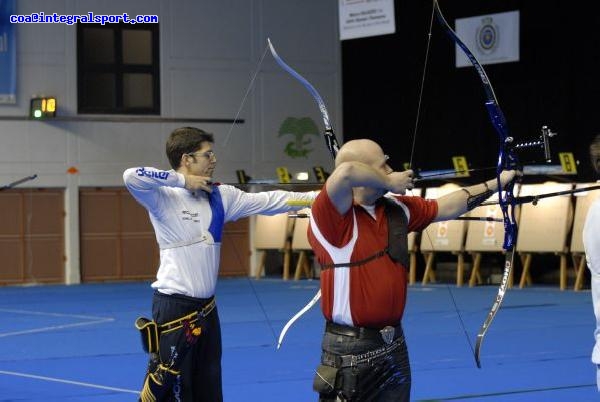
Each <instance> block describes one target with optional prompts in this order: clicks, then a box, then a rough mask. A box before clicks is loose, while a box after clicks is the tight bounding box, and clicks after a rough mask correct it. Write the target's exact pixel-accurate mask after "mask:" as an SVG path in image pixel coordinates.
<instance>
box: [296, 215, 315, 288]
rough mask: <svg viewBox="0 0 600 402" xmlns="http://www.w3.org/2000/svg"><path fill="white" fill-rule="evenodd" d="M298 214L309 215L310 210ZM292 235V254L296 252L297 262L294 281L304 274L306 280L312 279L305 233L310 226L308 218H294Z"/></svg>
mask: <svg viewBox="0 0 600 402" xmlns="http://www.w3.org/2000/svg"><path fill="white" fill-rule="evenodd" d="M298 213H304V214H310V209H308V208H307V209H305V210H301V211H298ZM295 220H296V222H295V223H294V234H293V236H292V252H298V262H297V263H296V270H295V272H294V279H295V280H298V279H300V277H301V276H302V274H304V276H305V277H306V278H307V279H312V278H313V269H312V264H311V260H310V255H311V254H312V248H311V247H310V244H309V243H308V237H307V235H306V231H307V229H308V225H309V224H310V221H309V218H295Z"/></svg>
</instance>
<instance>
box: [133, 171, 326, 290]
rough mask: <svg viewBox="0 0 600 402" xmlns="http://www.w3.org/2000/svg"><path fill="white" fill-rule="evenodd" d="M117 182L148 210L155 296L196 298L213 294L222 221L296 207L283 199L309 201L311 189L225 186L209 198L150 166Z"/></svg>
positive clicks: (173, 175)
mask: <svg viewBox="0 0 600 402" xmlns="http://www.w3.org/2000/svg"><path fill="white" fill-rule="evenodd" d="M123 180H124V182H125V185H126V187H127V189H128V190H129V191H130V192H131V194H132V195H133V196H134V197H135V199H136V200H137V201H138V202H139V203H140V204H142V205H143V206H144V207H145V208H146V209H147V210H148V214H149V216H150V221H151V222H152V226H153V227H154V232H155V234H156V240H157V242H158V245H159V247H160V266H159V267H158V272H157V274H156V280H155V281H154V282H153V283H152V287H153V288H154V289H157V290H158V291H160V292H161V293H166V294H183V295H186V296H191V297H197V298H208V297H211V296H213V295H214V293H215V287H216V283H217V277H218V274H219V261H220V252H221V234H222V231H223V225H224V223H225V222H229V221H235V220H237V219H240V218H245V217H248V216H250V215H256V214H263V215H275V214H278V213H283V212H288V211H291V210H295V209H300V208H302V207H298V206H294V205H293V203H289V201H291V200H294V201H307V202H311V201H312V200H313V199H314V198H315V196H316V193H315V192H312V191H311V192H306V193H300V192H288V191H282V190H276V191H265V192H259V193H247V192H245V191H242V190H240V189H238V188H236V187H234V186H231V185H215V186H213V192H212V193H211V194H209V193H207V192H205V191H201V190H198V191H195V192H192V191H189V190H187V189H185V188H184V186H185V177H184V176H183V175H182V174H181V173H178V172H176V171H174V170H169V171H165V170H159V169H155V168H152V167H139V168H131V169H127V170H126V171H125V172H124V173H123Z"/></svg>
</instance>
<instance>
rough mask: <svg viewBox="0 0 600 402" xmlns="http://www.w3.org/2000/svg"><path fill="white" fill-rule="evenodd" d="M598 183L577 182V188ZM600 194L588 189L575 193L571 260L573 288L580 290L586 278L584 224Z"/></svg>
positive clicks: (570, 249) (570, 248) (570, 250)
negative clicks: (573, 268)
mask: <svg viewBox="0 0 600 402" xmlns="http://www.w3.org/2000/svg"><path fill="white" fill-rule="evenodd" d="M596 184H597V183H583V184H577V186H576V188H582V187H589V186H593V185H596ZM599 196H600V191H586V192H581V193H575V214H574V217H573V230H572V231H571V245H570V247H569V252H570V254H571V261H572V262H573V266H574V267H575V272H576V275H575V284H574V285H573V290H575V291H579V290H581V289H582V288H583V281H584V278H585V269H586V259H585V250H584V248H583V236H582V235H583V225H584V224H585V217H586V216H587V212H588V209H589V208H590V205H592V203H593V202H594V201H596V199H597V198H598V197H599Z"/></svg>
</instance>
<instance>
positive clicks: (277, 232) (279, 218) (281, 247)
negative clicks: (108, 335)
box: [253, 213, 295, 280]
mask: <svg viewBox="0 0 600 402" xmlns="http://www.w3.org/2000/svg"><path fill="white" fill-rule="evenodd" d="M294 221H295V220H294V219H289V218H288V214H287V213H284V214H278V215H273V216H267V215H257V216H256V221H255V226H254V236H253V246H254V249H255V250H257V251H259V252H261V256H260V261H259V263H258V266H257V269H256V275H255V277H256V278H257V279H259V278H260V277H261V276H262V275H263V273H264V270H265V263H266V261H267V251H269V250H277V251H279V252H281V253H283V279H284V280H287V279H289V276H290V263H291V259H292V249H291V234H292V231H293V225H294Z"/></svg>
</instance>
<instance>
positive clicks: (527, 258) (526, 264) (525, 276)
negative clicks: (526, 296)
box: [519, 253, 531, 289]
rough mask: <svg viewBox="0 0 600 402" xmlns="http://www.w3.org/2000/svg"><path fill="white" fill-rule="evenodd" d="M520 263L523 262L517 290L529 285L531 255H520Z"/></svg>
mask: <svg viewBox="0 0 600 402" xmlns="http://www.w3.org/2000/svg"><path fill="white" fill-rule="evenodd" d="M521 261H523V272H522V273H521V280H520V282H519V288H521V289H523V288H524V287H525V286H526V285H531V275H530V273H529V268H530V267H531V253H524V254H522V255H521Z"/></svg>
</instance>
